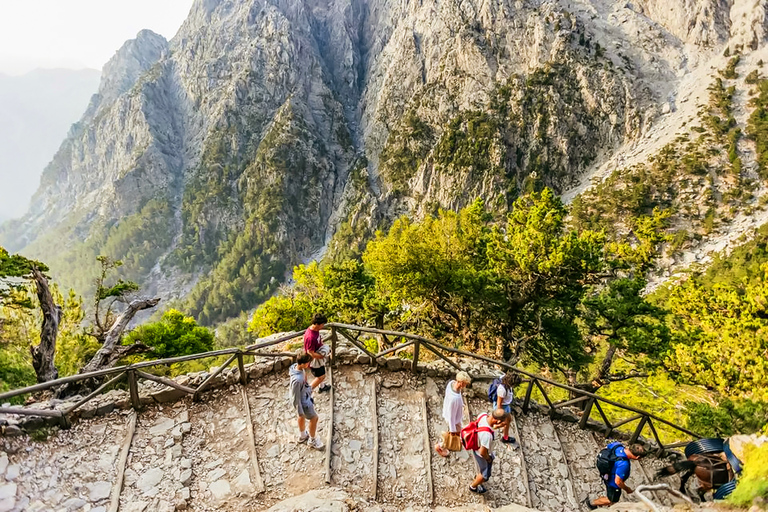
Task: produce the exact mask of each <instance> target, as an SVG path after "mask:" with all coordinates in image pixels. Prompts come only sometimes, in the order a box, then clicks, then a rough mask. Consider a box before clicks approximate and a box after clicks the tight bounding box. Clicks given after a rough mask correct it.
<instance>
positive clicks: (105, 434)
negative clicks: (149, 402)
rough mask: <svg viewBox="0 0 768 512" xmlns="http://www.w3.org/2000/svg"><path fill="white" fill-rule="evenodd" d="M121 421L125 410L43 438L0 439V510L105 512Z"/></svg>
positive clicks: (123, 427)
mask: <svg viewBox="0 0 768 512" xmlns="http://www.w3.org/2000/svg"><path fill="white" fill-rule="evenodd" d="M126 417H127V411H126V412H113V413H111V414H108V415H107V416H103V417H100V418H95V419H91V420H89V421H83V422H79V423H77V424H75V425H74V426H73V427H72V428H71V429H70V430H60V431H58V432H56V433H52V435H51V436H50V438H48V439H42V438H41V436H38V437H37V438H36V439H37V440H35V439H27V438H24V437H14V438H11V437H0V510H1V511H2V512H22V511H24V512H43V511H49V510H56V511H58V510H80V509H83V508H89V509H90V510H91V511H92V512H105V511H106V510H107V507H108V506H109V500H110V493H111V492H112V486H113V482H114V481H115V477H116V469H115V466H116V461H117V459H118V457H119V452H120V448H121V446H122V444H123V440H124V438H125V433H126V431H127V428H126ZM44 433H45V431H41V434H44Z"/></svg>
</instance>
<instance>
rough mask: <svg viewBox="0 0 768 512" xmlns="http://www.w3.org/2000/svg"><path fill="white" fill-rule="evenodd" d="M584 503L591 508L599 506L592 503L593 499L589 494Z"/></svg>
mask: <svg viewBox="0 0 768 512" xmlns="http://www.w3.org/2000/svg"><path fill="white" fill-rule="evenodd" d="M584 504H585V505H586V506H587V508H588V509H589V510H595V509H596V508H597V507H596V506H595V505H593V504H592V500H590V499H589V496H587V497H586V498H584Z"/></svg>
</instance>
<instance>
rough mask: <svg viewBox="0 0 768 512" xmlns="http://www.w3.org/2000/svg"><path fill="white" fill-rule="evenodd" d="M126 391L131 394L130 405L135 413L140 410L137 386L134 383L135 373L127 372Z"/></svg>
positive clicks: (132, 371)
mask: <svg viewBox="0 0 768 512" xmlns="http://www.w3.org/2000/svg"><path fill="white" fill-rule="evenodd" d="M128 390H129V391H130V394H131V405H132V406H133V408H134V409H135V410H137V411H140V410H141V399H139V385H138V383H137V382H136V372H135V371H134V370H128Z"/></svg>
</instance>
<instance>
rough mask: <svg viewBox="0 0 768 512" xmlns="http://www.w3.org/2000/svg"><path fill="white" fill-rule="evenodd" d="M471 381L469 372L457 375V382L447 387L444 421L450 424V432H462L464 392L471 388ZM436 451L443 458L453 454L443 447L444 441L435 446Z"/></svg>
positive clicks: (454, 381)
mask: <svg viewBox="0 0 768 512" xmlns="http://www.w3.org/2000/svg"><path fill="white" fill-rule="evenodd" d="M470 382H472V379H470V377H469V374H467V372H459V373H457V374H456V380H452V381H450V382H448V385H447V386H445V399H443V419H445V422H446V423H447V424H448V432H452V433H454V434H457V435H458V434H459V433H460V432H461V422H462V418H463V417H464V396H463V395H462V393H461V392H462V390H463V389H464V388H466V387H467V386H469V384H470ZM435 451H436V452H437V453H438V454H440V455H441V456H443V457H447V456H448V455H449V454H450V453H451V452H449V451H448V450H446V449H445V448H444V447H443V442H442V440H441V441H440V442H438V443H437V444H436V445H435Z"/></svg>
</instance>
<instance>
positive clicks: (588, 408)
mask: <svg viewBox="0 0 768 512" xmlns="http://www.w3.org/2000/svg"><path fill="white" fill-rule="evenodd" d="M593 405H595V399H594V398H590V399H589V400H588V401H587V404H586V405H585V406H584V411H583V412H582V413H581V419H580V420H579V428H580V429H585V428H587V422H588V421H589V415H590V414H592V406H593Z"/></svg>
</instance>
